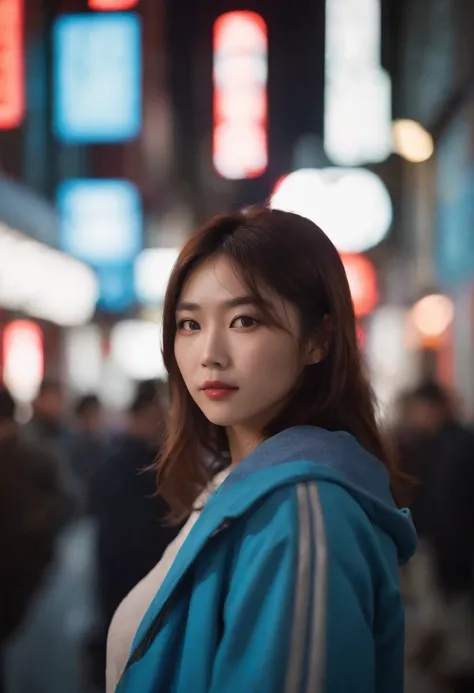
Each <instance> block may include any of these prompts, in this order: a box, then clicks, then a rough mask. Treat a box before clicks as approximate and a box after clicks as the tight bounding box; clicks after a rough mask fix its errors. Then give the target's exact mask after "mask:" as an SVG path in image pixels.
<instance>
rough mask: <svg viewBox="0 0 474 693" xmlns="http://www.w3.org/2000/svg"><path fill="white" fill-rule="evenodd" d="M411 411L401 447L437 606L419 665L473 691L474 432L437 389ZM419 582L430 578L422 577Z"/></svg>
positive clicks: (418, 398)
mask: <svg viewBox="0 0 474 693" xmlns="http://www.w3.org/2000/svg"><path fill="white" fill-rule="evenodd" d="M405 406H406V426H405V430H404V431H403V434H402V435H400V440H399V444H400V450H401V454H402V456H403V457H404V459H405V460H406V462H407V463H408V471H409V472H410V473H411V474H412V475H413V476H414V477H415V479H416V481H417V488H416V493H415V498H414V501H413V504H412V506H411V512H412V517H413V521H414V523H415V527H416V530H417V533H418V535H419V537H420V552H419V555H420V557H421V558H423V556H425V559H426V557H427V558H428V561H429V562H428V563H426V564H425V565H429V566H430V567H431V570H430V573H431V577H430V576H428V577H429V582H427V583H426V584H425V583H423V585H422V586H421V587H419V588H418V592H419V594H420V596H421V599H422V601H424V600H431V603H432V605H429V606H428V607H427V608H425V609H424V610H425V612H426V613H432V614H435V613H436V614H438V615H437V617H436V623H434V622H433V623H432V624H431V625H430V629H431V632H430V630H429V629H428V631H427V634H426V635H425V636H424V638H423V639H422V641H421V642H422V646H419V648H418V650H419V654H418V659H419V661H421V663H422V666H423V667H425V668H427V669H429V670H431V669H433V670H435V671H436V672H437V673H436V675H437V676H438V677H439V678H440V679H442V680H443V681H444V682H445V684H446V686H447V690H449V691H452V692H453V693H454V692H456V693H458V692H459V693H461V692H463V691H472V690H474V664H473V662H474V636H473V635H472V632H474V432H473V431H472V429H471V428H469V427H468V426H466V425H465V424H464V423H463V422H462V421H460V420H459V418H458V416H457V412H456V408H455V406H454V403H453V400H452V397H451V395H450V394H449V393H448V392H447V391H446V390H445V389H444V388H443V387H441V386H440V385H439V384H437V383H435V382H426V383H423V384H422V385H420V386H419V387H418V388H416V389H414V390H413V391H412V392H411V393H410V395H409V396H408V397H407V399H406V404H405ZM425 559H424V560H425ZM416 565H418V563H416V562H413V566H412V568H413V570H415V567H416ZM420 575H428V574H427V573H426V572H425V570H423V571H421V573H420ZM431 581H432V582H431ZM433 605H434V606H433ZM420 653H421V654H420Z"/></svg>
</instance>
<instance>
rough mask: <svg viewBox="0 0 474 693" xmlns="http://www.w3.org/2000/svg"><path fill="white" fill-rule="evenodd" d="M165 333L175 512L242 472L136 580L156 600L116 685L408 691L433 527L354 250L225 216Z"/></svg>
mask: <svg viewBox="0 0 474 693" xmlns="http://www.w3.org/2000/svg"><path fill="white" fill-rule="evenodd" d="M163 327H164V335H163V340H164V342H163V352H164V360H165V364H166V368H167V370H168V373H169V384H170V392H171V415H170V421H169V431H168V439H167V444H166V447H165V451H164V454H163V456H162V459H161V461H160V463H159V470H158V472H159V482H160V489H161V492H162V494H163V495H164V497H165V498H166V500H167V501H168V502H169V504H170V506H171V508H172V509H173V513H174V517H175V519H181V518H183V517H185V516H187V515H188V514H189V513H190V512H191V511H192V509H193V504H194V502H195V498H196V497H197V495H198V493H199V492H200V491H204V490H205V489H206V487H207V486H208V484H209V482H210V479H211V476H212V474H213V470H212V466H211V465H210V460H215V461H217V462H219V461H222V460H224V459H225V458H230V467H229V473H228V475H227V476H226V478H225V479H224V480H223V474H222V472H221V475H220V479H219V481H221V482H222V483H221V485H220V487H219V488H218V489H217V491H215V492H214V493H212V494H211V496H210V498H209V500H208V502H207V503H206V504H205V506H204V508H203V509H202V511H201V512H200V514H199V515H198V513H197V512H194V513H193V514H192V516H191V518H190V520H189V522H188V525H187V526H186V527H185V529H184V537H186V538H185V539H184V543H183V538H182V539H181V544H182V546H181V548H180V549H179V552H178V553H177V555H176V556H175V557H174V556H173V558H174V560H172V562H171V561H170V560H169V556H168V563H167V565H166V566H164V567H163V566H161V567H158V569H157V571H156V572H155V574H154V575H153V576H151V577H150V580H149V581H148V582H147V585H146V589H145V586H144V585H142V586H139V587H138V588H137V590H138V591H140V590H141V591H142V594H145V592H146V600H147V601H148V603H147V604H146V606H144V604H143V601H144V600H142V601H141V605H140V607H137V609H136V610H135V612H134V613H135V619H136V620H135V621H134V617H133V610H129V611H128V612H127V624H128V628H130V627H131V626H132V624H133V630H136V634H135V636H134V638H133V643H130V644H131V647H130V656H129V659H128V662H127V664H126V666H125V669H124V671H123V674H122V676H121V679H120V681H119V683H118V686H117V688H116V690H117V693H171V692H173V693H190V692H191V691H192V693H323V692H324V693H341V692H342V691H350V692H351V693H401V691H402V690H403V668H404V667H403V657H404V652H403V651H404V618H403V607H402V601H401V597H400V589H399V582H398V565H399V564H400V563H403V562H405V561H406V560H407V559H408V558H409V557H410V556H411V554H412V553H413V551H414V548H415V534H414V531H413V527H412V524H411V521H410V519H409V517H408V516H407V514H406V513H404V512H403V511H401V510H399V509H398V508H397V505H396V503H395V501H394V500H393V497H392V493H391V490H390V489H391V482H394V481H396V479H395V473H394V472H393V471H392V470H391V469H390V465H389V462H388V459H387V455H386V453H385V450H384V447H383V444H382V441H381V436H380V434H379V431H378V430H377V424H376V420H375V415H374V407H373V402H372V398H371V392H370V389H369V386H368V384H367V382H366V380H365V378H364V375H363V370H362V365H361V357H360V354H359V349H358V344H357V337H356V324H355V319H354V312H353V307H352V302H351V296H350V292H349V286H348V283H347V279H346V276H345V272H344V268H343V265H342V262H341V260H340V258H339V255H338V253H337V251H336V249H335V248H334V246H333V245H332V243H331V242H330V241H329V240H328V238H327V237H326V236H325V235H324V233H323V232H322V231H321V230H320V229H319V228H318V227H317V226H315V225H314V224H313V223H312V222H310V221H308V220H307V219H304V218H302V217H299V216H296V215H294V214H289V213H285V212H280V211H270V210H268V209H263V210H258V211H251V212H249V213H242V214H232V215H227V216H223V217H219V218H217V219H215V220H213V221H212V222H211V223H210V224H208V225H207V226H206V227H204V228H203V229H202V230H201V231H199V232H198V233H197V234H196V235H195V236H194V237H192V238H191V239H190V240H189V241H188V243H187V244H186V246H185V247H184V249H183V250H182V252H181V254H180V256H179V259H178V261H177V263H176V265H175V267H174V270H173V273H172V276H171V279H170V283H169V286H168V291H167V295H166V300H165V306H164V315H163ZM224 476H225V474H224ZM392 487H393V483H392ZM178 543H179V542H178ZM170 549H172V547H170ZM175 553H176V550H175ZM170 563H171V565H170ZM168 568H169V569H168ZM165 573H166V575H165ZM153 580H155V583H154V590H152V589H151V588H152V584H151V583H152V582H153ZM160 582H162V584H161V586H160ZM158 587H159V589H157V588H158ZM152 592H153V594H152ZM155 592H156V594H155ZM137 595H138V592H137V593H136V594H135V601H137ZM138 601H140V600H139V599H138ZM145 610H146V613H145V615H144V617H143V618H142V619H141V621H140V617H141V615H142V613H143V611H145ZM139 621H140V622H139ZM110 656H111V657H112V658H113V656H114V653H113V652H110Z"/></svg>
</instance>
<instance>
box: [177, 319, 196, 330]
mask: <svg viewBox="0 0 474 693" xmlns="http://www.w3.org/2000/svg"><path fill="white" fill-rule="evenodd" d="M178 330H181V331H183V332H195V331H196V330H199V324H198V323H197V322H196V320H190V319H189V318H186V319H185V320H179V321H178Z"/></svg>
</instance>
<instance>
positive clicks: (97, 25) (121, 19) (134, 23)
mask: <svg viewBox="0 0 474 693" xmlns="http://www.w3.org/2000/svg"><path fill="white" fill-rule="evenodd" d="M53 47H54V92H55V93H54V130H55V134H56V136H57V137H58V139H60V140H62V141H64V142H71V143H74V142H76V143H87V142H92V143H93V142H120V141H123V140H128V139H132V138H133V137H136V136H137V135H138V133H139V132H140V128H141V111H142V104H141V81H142V77H141V24H140V19H139V17H138V16H137V15H136V14H133V13H110V14H109V13H105V14H73V15H64V16H61V17H59V18H58V19H57V20H56V21H55V24H54V32H53Z"/></svg>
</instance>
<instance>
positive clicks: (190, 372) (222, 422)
mask: <svg viewBox="0 0 474 693" xmlns="http://www.w3.org/2000/svg"><path fill="white" fill-rule="evenodd" d="M261 288H262V297H263V298H264V299H265V300H266V301H268V303H269V307H270V309H271V311H272V313H273V314H274V315H275V317H276V318H277V320H278V322H279V323H280V324H281V325H283V326H284V328H285V329H280V328H278V327H275V326H274V325H269V324H268V322H267V321H266V320H265V318H264V316H263V315H262V314H261V312H260V310H259V309H258V307H257V306H256V305H254V304H253V303H252V300H251V297H249V291H248V289H247V287H246V286H245V284H244V283H243V281H242V280H241V279H240V277H239V276H238V274H237V273H236V272H235V270H234V269H233V268H232V266H231V264H230V262H229V260H228V259H227V258H226V257H225V256H224V255H216V256H214V257H211V258H209V259H208V260H206V261H205V262H203V263H202V264H201V265H200V266H199V267H198V268H197V269H196V270H195V271H194V272H192V273H191V275H190V276H189V277H188V279H187V281H186V282H185V284H184V287H183V290H182V293H181V296H180V298H179V302H178V307H177V313H176V323H177V332H176V339H175V357H176V361H177V364H178V367H179V370H180V372H181V375H182V377H183V380H184V382H185V384H186V387H187V388H188V390H189V393H190V395H191V397H192V398H193V399H194V401H195V402H196V404H197V405H198V407H199V408H200V409H201V411H202V412H203V413H204V415H205V416H206V417H207V419H208V420H209V421H211V422H212V423H213V424H216V425H218V426H225V427H227V428H229V427H230V428H232V427H244V428H246V429H251V430H253V431H258V432H260V433H261V431H262V430H263V428H264V427H265V425H266V424H267V423H268V422H269V421H270V420H271V419H272V418H273V417H274V416H275V414H276V413H277V412H278V411H279V409H280V408H281V407H282V405H283V404H284V402H285V400H286V398H287V397H288V395H289V394H290V392H291V390H292V388H293V386H294V385H295V383H296V381H297V379H298V377H299V376H300V374H301V372H302V370H303V368H304V366H305V365H306V364H307V363H312V362H315V361H316V360H318V359H317V354H316V352H317V351H318V349H317V348H316V347H314V348H310V346H308V348H303V347H302V345H301V339H300V325H299V316H298V311H297V309H296V308H295V307H294V306H293V305H292V304H290V303H289V302H287V301H285V300H284V299H282V298H281V297H280V296H278V294H276V293H273V292H271V291H268V290H267V291H265V289H264V288H263V287H261Z"/></svg>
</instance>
